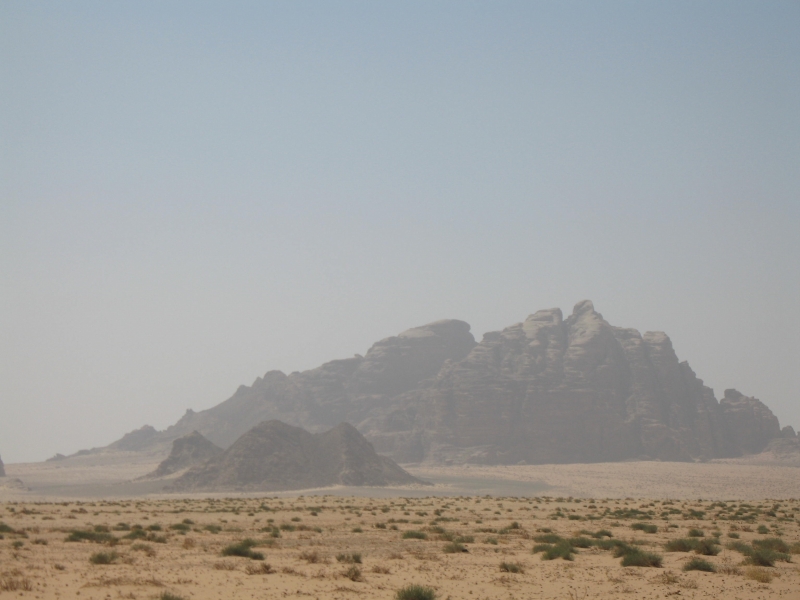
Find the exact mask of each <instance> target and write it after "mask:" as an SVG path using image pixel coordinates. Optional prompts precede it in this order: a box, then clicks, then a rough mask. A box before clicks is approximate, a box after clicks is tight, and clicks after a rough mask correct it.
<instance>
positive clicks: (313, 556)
mask: <svg viewBox="0 0 800 600" xmlns="http://www.w3.org/2000/svg"><path fill="white" fill-rule="evenodd" d="M300 559H301V560H304V561H306V562H307V563H308V564H310V565H316V564H318V563H326V562H328V559H327V557H326V556H325V555H323V554H320V553H319V552H317V551H316V550H303V551H302V552H301V553H300Z"/></svg>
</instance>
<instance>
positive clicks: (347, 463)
mask: <svg viewBox="0 0 800 600" xmlns="http://www.w3.org/2000/svg"><path fill="white" fill-rule="evenodd" d="M409 483H421V481H420V480H418V479H416V478H415V477H413V476H412V475H410V474H409V473H407V472H406V471H404V470H403V469H402V468H400V467H399V466H398V465H397V464H396V463H395V462H394V461H392V460H390V459H388V458H386V457H383V456H379V455H378V454H376V452H375V450H374V448H373V447H372V445H371V444H370V443H369V442H368V441H367V440H366V439H364V436H362V435H361V434H360V433H359V432H358V430H357V429H356V428H355V427H353V426H352V425H350V424H348V423H341V424H340V425H338V426H336V427H334V428H333V429H331V430H330V431H326V432H325V433H317V434H312V433H309V432H308V431H306V430H304V429H301V428H300V427H293V426H292V425H287V424H286V423H282V422H281V421H276V420H272V421H266V422H263V423H261V424H259V425H256V426H255V427H254V428H252V429H251V430H250V431H248V432H247V433H245V434H244V435H243V436H241V437H240V438H239V439H238V440H236V441H235V442H234V443H233V444H232V445H231V446H230V448H228V449H227V450H226V451H225V452H224V453H222V454H221V455H219V456H217V457H216V458H212V459H211V460H209V461H208V462H206V463H205V464H204V465H202V466H199V467H194V468H192V469H190V470H189V471H187V472H186V473H185V474H183V475H182V476H180V477H179V478H178V479H177V480H176V481H175V483H174V484H173V485H172V486H171V487H170V488H169V489H170V491H193V490H263V491H277V490H292V489H304V488H312V487H326V486H331V485H355V486H361V485H368V486H384V485H403V484H409Z"/></svg>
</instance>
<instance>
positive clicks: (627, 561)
mask: <svg viewBox="0 0 800 600" xmlns="http://www.w3.org/2000/svg"><path fill="white" fill-rule="evenodd" d="M622 566H623V567H660V566H661V557H660V556H659V555H658V554H653V553H652V552H642V551H641V550H639V549H638V548H637V549H635V550H634V551H633V552H628V553H627V554H625V555H624V556H623V557H622Z"/></svg>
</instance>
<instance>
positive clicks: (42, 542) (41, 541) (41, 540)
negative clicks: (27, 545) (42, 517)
mask: <svg viewBox="0 0 800 600" xmlns="http://www.w3.org/2000/svg"><path fill="white" fill-rule="evenodd" d="M33 543H34V544H36V545H37V546H47V540H46V539H44V538H36V539H35V540H33Z"/></svg>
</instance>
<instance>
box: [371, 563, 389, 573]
mask: <svg viewBox="0 0 800 600" xmlns="http://www.w3.org/2000/svg"><path fill="white" fill-rule="evenodd" d="M370 570H371V571H372V572H373V573H378V574H380V575H389V574H391V572H392V571H391V569H390V568H389V567H384V566H383V565H375V566H373V567H372V569H370Z"/></svg>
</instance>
